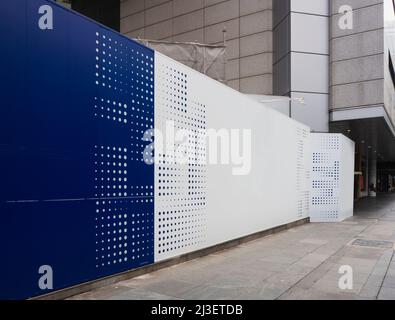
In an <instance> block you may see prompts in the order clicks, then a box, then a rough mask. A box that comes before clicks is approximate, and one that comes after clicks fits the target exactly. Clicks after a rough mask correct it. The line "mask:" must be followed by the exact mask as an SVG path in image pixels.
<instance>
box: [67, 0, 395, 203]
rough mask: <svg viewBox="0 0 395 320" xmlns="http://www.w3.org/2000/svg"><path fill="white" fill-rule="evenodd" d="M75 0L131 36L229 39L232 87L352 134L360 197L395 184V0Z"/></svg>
mask: <svg viewBox="0 0 395 320" xmlns="http://www.w3.org/2000/svg"><path fill="white" fill-rule="evenodd" d="M63 1H64V0H63ZM71 3H72V8H73V9H75V10H77V11H80V12H82V13H83V14H85V15H88V16H90V17H92V18H94V19H96V20H98V21H100V22H102V23H104V24H106V25H108V26H110V27H112V28H114V29H116V30H120V31H121V32H122V33H123V34H125V35H126V36H128V37H131V38H142V39H150V40H164V41H173V42H176V41H177V42H180V41H181V42H199V43H203V44H217V45H219V44H223V43H224V41H225V44H226V55H227V63H226V67H225V69H226V72H225V73H226V75H225V76H226V81H227V84H228V85H229V86H230V87H232V88H234V89H236V90H239V91H241V92H242V93H246V94H252V95H254V98H255V99H260V97H262V99H263V100H265V101H276V99H279V98H275V99H273V98H270V97H267V96H264V95H273V94H274V95H276V96H284V97H290V98H291V99H289V102H288V100H284V99H282V102H281V103H278V104H276V103H275V102H274V103H273V107H274V108H276V107H278V108H279V111H283V112H285V113H287V114H288V113H289V115H290V116H291V117H292V118H294V119H296V120H298V121H300V122H302V123H305V124H307V125H309V126H310V128H311V130H312V131H314V132H340V133H343V134H345V135H347V136H348V137H350V138H351V139H352V140H354V141H355V142H356V159H355V160H356V168H355V172H356V175H355V197H356V198H359V197H363V196H367V195H369V189H370V191H371V192H370V195H372V196H374V195H375V190H376V189H378V190H380V191H387V190H388V189H391V188H395V185H394V181H393V177H394V174H395V170H394V163H395V91H394V88H395V72H394V61H395V31H394V30H395V17H394V13H395V4H394V0H363V1H361V0H332V1H329V0H315V1H311V0H310V1H308V0H275V1H273V0H120V1H119V0H110V1H93V0H88V1H81V0H72V1H71ZM81 3H83V5H81ZM104 6H105V7H104ZM344 6H349V7H351V9H352V20H351V21H350V19H348V20H347V23H348V26H347V27H346V28H344V27H342V26H341V25H339V21H341V20H342V19H344V17H345V13H344V10H345V9H344V8H347V7H344ZM104 16H106V17H107V21H106V19H104V18H103V17H104ZM108 17H112V19H110V21H109V19H108ZM116 21H119V24H117V22H116ZM342 21H343V22H344V20H342ZM350 22H351V23H352V25H351V27H350ZM300 98H303V100H304V101H305V103H304V104H301V103H300V101H299V100H298V99H300ZM280 100H281V99H280ZM284 103H285V104H286V103H288V104H289V108H287V107H286V106H285V107H284Z"/></svg>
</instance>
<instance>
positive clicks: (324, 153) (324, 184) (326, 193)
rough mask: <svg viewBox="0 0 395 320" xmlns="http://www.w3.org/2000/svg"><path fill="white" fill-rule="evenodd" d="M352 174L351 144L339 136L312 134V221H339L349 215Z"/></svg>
mask: <svg viewBox="0 0 395 320" xmlns="http://www.w3.org/2000/svg"><path fill="white" fill-rule="evenodd" d="M353 172H354V144H353V142H352V141H350V140H349V139H348V138H346V137H344V136H343V135H340V134H318V133H316V134H312V171H311V174H312V177H311V178H312V182H311V183H312V184H311V209H310V219H311V221H312V222H336V221H342V220H344V219H345V218H347V217H349V216H351V215H352V207H353V206H352V201H353V187H352V185H353ZM350 203H351V205H350Z"/></svg>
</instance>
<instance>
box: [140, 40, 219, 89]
mask: <svg viewBox="0 0 395 320" xmlns="http://www.w3.org/2000/svg"><path fill="white" fill-rule="evenodd" d="M135 40H136V41H138V42H140V43H141V44H143V45H145V46H147V47H149V48H151V49H153V50H156V51H158V52H160V53H162V54H164V55H166V56H168V57H170V58H172V59H174V60H176V61H178V62H181V63H183V64H185V65H187V66H189V67H191V68H192V69H195V70H197V71H199V72H201V73H203V74H205V75H207V76H209V77H211V78H213V79H215V80H217V81H220V82H222V83H225V84H226V76H225V66H226V55H225V52H226V50H225V49H226V46H225V45H207V44H201V43H196V42H168V41H158V40H147V39H140V38H137V39H135Z"/></svg>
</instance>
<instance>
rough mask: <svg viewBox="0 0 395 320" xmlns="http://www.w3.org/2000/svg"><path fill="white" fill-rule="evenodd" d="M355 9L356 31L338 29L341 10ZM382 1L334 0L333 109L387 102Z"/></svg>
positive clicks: (332, 33) (331, 85)
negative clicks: (341, 8)
mask: <svg viewBox="0 0 395 320" xmlns="http://www.w3.org/2000/svg"><path fill="white" fill-rule="evenodd" d="M342 5H349V6H351V7H352V8H353V10H354V11H353V28H352V29H346V30H343V29H341V28H340V27H339V19H340V17H341V14H339V8H340V7H341V6H342ZM383 27H384V8H383V0H364V1H360V0H335V1H332V5H331V59H330V65H331V73H332V78H331V83H330V92H331V104H330V109H344V108H355V107H373V106H377V105H383V103H384V94H383V92H384V52H383V51H384V32H383Z"/></svg>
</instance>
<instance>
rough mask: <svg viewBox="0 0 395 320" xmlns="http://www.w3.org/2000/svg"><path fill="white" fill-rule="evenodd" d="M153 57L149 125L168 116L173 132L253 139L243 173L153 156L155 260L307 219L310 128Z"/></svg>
mask: <svg viewBox="0 0 395 320" xmlns="http://www.w3.org/2000/svg"><path fill="white" fill-rule="evenodd" d="M155 61H156V64H155V128H156V129H159V130H161V132H165V131H166V121H169V120H171V121H174V125H175V128H176V130H177V129H189V130H196V129H216V130H219V129H226V130H230V129H240V130H243V129H246V130H251V137H252V138H251V167H250V171H249V172H247V174H246V175H234V169H235V168H239V169H240V167H241V165H235V164H232V163H230V164H227V165H224V164H204V165H198V166H188V165H180V164H169V163H163V160H165V161H167V162H169V155H165V156H164V155H163V154H162V155H158V154H156V157H157V159H158V157H159V159H161V163H158V161H157V162H156V164H155V261H160V260H164V259H168V258H171V257H174V256H177V255H180V254H183V253H187V252H192V251H195V250H198V249H202V248H205V247H209V246H212V245H215V244H219V243H222V242H225V241H228V240H232V239H236V238H239V237H242V236H246V235H249V234H252V233H255V232H259V231H263V230H266V229H269V228H273V227H276V226H279V225H283V224H286V223H290V222H293V221H297V220H300V219H303V218H306V217H308V207H309V191H310V180H309V171H310V158H311V154H310V141H309V140H310V132H309V128H308V127H306V126H304V125H302V124H299V123H298V122H296V121H294V120H292V119H289V118H288V117H286V116H284V115H282V114H280V113H278V112H276V111H274V110H271V109H270V108H268V107H266V106H264V105H262V104H261V103H256V102H254V101H252V100H251V99H250V98H248V97H246V96H244V95H242V94H240V93H239V92H237V91H234V90H232V89H230V88H229V87H227V86H225V85H222V84H220V83H218V82H216V81H214V80H212V79H210V78H208V77H206V76H204V75H202V74H200V73H198V72H195V71H194V70H192V69H190V68H188V67H186V66H184V65H182V64H179V63H177V62H175V61H173V60H171V59H169V58H168V57H166V56H163V55H161V54H159V53H155ZM185 104H186V105H185ZM195 132H196V135H197V137H198V139H197V141H198V147H199V148H200V150H201V151H202V154H201V155H202V156H206V155H207V151H208V150H207V146H206V144H205V142H204V141H205V140H204V139H203V138H204V137H203V136H202V135H201V133H199V131H195ZM239 137H240V141H241V139H242V134H241V132H240V135H239ZM168 138H169V136H168V135H166V137H165V140H166V142H167V143H168V142H169V141H170V140H169V139H168ZM158 143H159V142H158V141H157V140H155V150H157V149H158V148H157V147H158ZM177 146H179V144H177V143H175V147H176V148H177ZM242 146H243V147H244V144H243V145H242ZM242 150H243V149H242ZM236 151H237V150H236ZM189 156H190V157H192V158H193V157H194V155H193V154H189ZM247 167H248V166H247ZM247 169H248V168H247ZM247 171H248V170H247Z"/></svg>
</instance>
